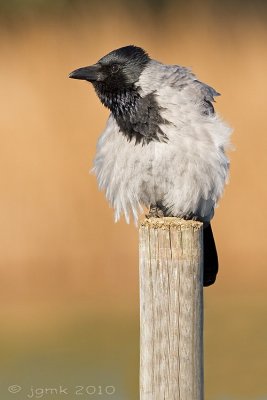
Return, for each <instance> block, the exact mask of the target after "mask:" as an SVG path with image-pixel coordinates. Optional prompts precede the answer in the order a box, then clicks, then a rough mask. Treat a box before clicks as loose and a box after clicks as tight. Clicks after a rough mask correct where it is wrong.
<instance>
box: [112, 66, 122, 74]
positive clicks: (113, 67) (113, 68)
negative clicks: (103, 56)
mask: <svg viewBox="0 0 267 400" xmlns="http://www.w3.org/2000/svg"><path fill="white" fill-rule="evenodd" d="M119 69H120V67H119V65H118V64H113V65H112V66H111V72H112V74H116V72H118V71H119Z"/></svg>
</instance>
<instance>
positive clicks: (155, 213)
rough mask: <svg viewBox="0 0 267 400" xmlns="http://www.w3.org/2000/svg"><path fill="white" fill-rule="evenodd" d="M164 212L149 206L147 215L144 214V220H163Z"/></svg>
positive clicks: (156, 207)
mask: <svg viewBox="0 0 267 400" xmlns="http://www.w3.org/2000/svg"><path fill="white" fill-rule="evenodd" d="M163 217H164V212H163V210H162V209H161V208H160V207H158V206H155V205H151V206H150V208H149V213H148V214H146V218H163Z"/></svg>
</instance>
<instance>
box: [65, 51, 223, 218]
mask: <svg viewBox="0 0 267 400" xmlns="http://www.w3.org/2000/svg"><path fill="white" fill-rule="evenodd" d="M70 77H71V78H76V79H85V80H88V81H90V82H92V84H93V85H94V87H95V90H96V93H97V94H98V96H99V98H100V100H101V101H102V103H103V104H104V105H105V106H106V107H108V108H109V109H110V110H111V114H110V117H109V119H108V122H107V125H106V128H105V130H104V132H103V133H102V135H101V136H100V138H99V141H98V144H97V151H96V156H95V160H94V167H93V172H94V174H95V175H96V177H97V180H98V184H99V187H100V189H101V190H104V191H105V193H106V197H107V199H108V201H109V203H110V204H111V206H112V207H113V208H114V210H115V219H116V221H117V220H118V219H119V218H120V216H121V214H124V216H125V218H126V221H127V222H129V220H130V214H132V215H133V218H134V220H135V221H137V219H138V215H139V213H140V212H141V211H142V210H143V207H144V206H145V207H149V206H151V205H156V206H158V207H161V208H162V210H163V211H164V214H165V215H172V216H178V217H185V218H189V217H190V218H192V217H193V218H197V219H199V220H201V221H204V222H206V223H207V222H209V221H210V220H211V218H212V217H213V214H214V208H215V207H216V205H217V202H218V200H219V198H220V197H221V195H222V193H223V189H224V185H225V182H226V181H227V178H228V169H229V161H228V159H227V156H226V154H225V149H226V148H227V146H228V144H229V136H230V132H231V130H230V128H229V127H228V126H227V125H226V124H225V123H224V122H223V121H222V120H221V119H220V117H219V116H218V115H217V114H216V113H215V112H214V107H213V104H212V103H213V101H214V97H215V96H218V95H219V93H218V92H217V91H216V90H215V89H213V88H212V87H210V86H208V85H206V84H205V83H202V82H200V81H199V80H198V79H197V78H196V77H195V75H194V74H193V73H192V72H191V71H190V69H188V68H185V67H181V66H178V65H164V64H162V63H160V62H158V61H155V60H152V59H150V57H149V56H148V55H147V53H146V52H145V51H144V50H143V49H140V48H138V47H135V46H127V47H124V48H121V49H118V50H115V51H113V52H111V53H109V54H108V55H107V56H105V57H103V58H102V59H101V60H99V62H98V63H97V64H95V66H93V67H85V68H80V69H78V70H76V71H74V72H73V73H71V74H70Z"/></svg>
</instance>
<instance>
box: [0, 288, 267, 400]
mask: <svg viewBox="0 0 267 400" xmlns="http://www.w3.org/2000/svg"><path fill="white" fill-rule="evenodd" d="M266 308H267V300H266V296H265V294H258V295H255V294H254V295H251V296H249V295H243V296H240V295H239V296H233V295H230V296H229V295H228V294H224V295H221V296H217V297H216V298H214V296H211V295H210V291H208V290H205V329H204V333H205V335H204V337H205V346H204V348H205V392H206V397H205V398H206V399H207V400H217V399H218V400H219V399H222V398H227V399H235V400H239V399H242V400H257V399H259V398H263V397H264V396H267V385H266V379H265V376H266V370H267V341H266V326H267V314H266ZM53 312H54V314H55V315H54V317H53V319H52V320H51V319H50V318H49V310H48V309H46V310H44V309H43V310H41V309H39V313H38V314H35V321H34V322H32V323H31V324H29V325H27V326H26V324H25V326H24V329H23V330H20V331H18V330H17V329H14V326H15V325H16V323H15V321H13V328H12V329H10V327H5V329H4V330H3V329H2V330H1V335H0V351H1V354H2V356H1V366H0V375H1V385H0V396H1V399H3V400H6V399H11V398H14V395H13V394H11V393H8V390H7V388H8V387H9V386H10V385H15V384H16V385H20V386H21V387H22V388H23V390H22V392H21V396H24V397H20V399H23V398H26V395H27V394H29V392H30V388H31V387H33V388H38V387H39V388H45V387H47V388H53V387H54V388H59V386H60V385H62V386H64V387H67V388H68V389H69V391H70V392H72V393H73V392H74V391H75V388H76V387H77V386H79V385H81V386H83V387H86V386H94V387H96V388H98V387H99V386H100V387H102V389H103V388H105V387H107V386H114V387H115V393H114V395H105V394H103V395H102V397H101V398H104V399H106V398H109V399H113V398H114V399H116V400H119V399H121V400H122V399H123V400H125V399H127V400H136V399H137V398H138V369H139V321H138V315H136V314H135V315H134V314H131V315H128V316H126V315H125V314H124V315H119V314H117V315H116V314H113V315H112V316H111V315H108V314H98V315H97V314H90V312H88V310H86V309H78V308H76V309H73V308H72V309H70V312H69V314H68V313H66V312H65V313H61V312H60V310H59V309H58V310H57V311H55V310H54V311H53ZM19 326H21V324H19ZM12 396H13V397H12ZM77 397H78V396H77ZM89 397H90V398H99V396H98V395H95V396H93V395H91V396H89ZM49 398H58V397H57V396H56V395H55V397H52V396H51V397H50V395H49ZM70 398H73V399H74V398H75V395H73V396H72V397H71V396H70Z"/></svg>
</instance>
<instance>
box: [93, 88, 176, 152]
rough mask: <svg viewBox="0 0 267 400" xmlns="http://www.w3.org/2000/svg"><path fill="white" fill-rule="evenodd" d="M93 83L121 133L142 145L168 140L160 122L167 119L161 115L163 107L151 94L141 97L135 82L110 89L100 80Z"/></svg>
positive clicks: (165, 122) (162, 122)
mask: <svg viewBox="0 0 267 400" xmlns="http://www.w3.org/2000/svg"><path fill="white" fill-rule="evenodd" d="M94 86H95V90H96V93H97V95H98V97H99V98H100V100H101V102H102V103H103V104H104V106H106V107H108V108H109V109H110V111H111V113H112V114H113V116H114V118H115V119H116V122H117V124H118V126H119V128H120V131H121V133H122V134H123V135H124V136H126V138H127V139H128V140H129V141H131V140H134V141H135V144H139V143H141V144H142V145H146V144H148V143H150V142H152V141H158V142H167V140H168V138H167V136H166V135H165V133H164V132H163V131H162V129H161V127H160V125H162V124H168V123H169V122H168V121H166V120H165V119H164V118H162V116H161V114H160V111H161V109H162V108H161V107H160V106H159V105H158V103H157V101H156V98H155V94H154V93H150V94H148V95H146V96H144V97H141V96H140V94H139V93H138V90H137V89H136V87H134V85H132V86H128V87H127V88H120V89H112V90H110V88H107V87H106V86H105V84H103V83H100V82H97V83H95V84H94Z"/></svg>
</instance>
